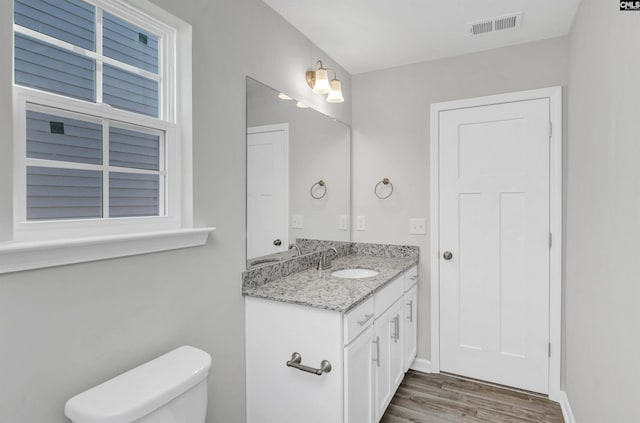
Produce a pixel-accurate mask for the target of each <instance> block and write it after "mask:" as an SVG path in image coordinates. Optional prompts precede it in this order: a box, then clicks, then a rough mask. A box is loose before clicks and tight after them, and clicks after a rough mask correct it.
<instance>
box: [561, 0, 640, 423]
mask: <svg viewBox="0 0 640 423" xmlns="http://www.w3.org/2000/svg"><path fill="white" fill-rule="evenodd" d="M638 40H640V16H638V12H621V11H619V10H618V2H606V1H602V0H582V3H581V5H580V9H579V11H578V14H577V16H576V19H575V21H574V25H573V28H572V31H571V36H570V57H571V76H570V83H569V157H568V167H567V174H568V190H567V227H566V232H567V238H566V300H565V306H566V309H565V316H566V354H565V390H566V393H567V396H568V398H569V401H570V403H571V407H572V409H573V413H574V415H575V418H576V421H578V422H580V423H599V422H632V421H638V410H637V405H636V404H637V402H638V396H640V388H639V387H638V386H639V385H638V380H637V377H638V375H639V374H640V361H639V360H638V357H639V356H638V350H639V349H640V338H639V336H638V333H639V328H640V302H639V301H640V284H639V275H640V261H639V260H638V253H639V252H640V248H639V247H638V240H639V239H640V224H639V223H640V166H639V165H638V164H639V163H640V135H639V134H640V119H638V110H640V77H639V75H640V49H638Z"/></svg>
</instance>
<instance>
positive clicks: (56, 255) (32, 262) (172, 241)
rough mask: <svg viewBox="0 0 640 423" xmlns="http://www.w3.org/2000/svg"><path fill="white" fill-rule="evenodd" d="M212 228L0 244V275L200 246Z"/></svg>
mask: <svg viewBox="0 0 640 423" xmlns="http://www.w3.org/2000/svg"><path fill="white" fill-rule="evenodd" d="M213 231H215V228H197V229H178V230H174V231H161V232H147V233H136V234H126V235H109V236H100V237H89V238H75V239H65V240H57V241H36V242H6V243H2V244H0V274H3V273H11V272H19V271H23V270H30V269H40V268H43V267H53V266H62V265H65V264H74V263H84V262H88V261H96V260H104V259H111V258H116V257H125V256H132V255H137V254H147V253H154V252H158V251H167V250H176V249H179V248H188V247H195V246H199V245H204V244H206V242H207V237H208V236H209V233H210V232H213Z"/></svg>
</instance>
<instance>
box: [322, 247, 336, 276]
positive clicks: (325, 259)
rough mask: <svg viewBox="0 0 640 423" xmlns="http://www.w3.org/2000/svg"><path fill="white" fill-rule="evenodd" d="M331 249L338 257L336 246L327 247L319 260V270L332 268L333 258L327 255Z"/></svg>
mask: <svg viewBox="0 0 640 423" xmlns="http://www.w3.org/2000/svg"><path fill="white" fill-rule="evenodd" d="M330 251H333V252H334V253H335V254H336V258H337V257H338V250H336V249H335V248H334V247H330V248H327V249H326V250H324V251H323V252H322V257H321V258H320V261H319V262H318V270H325V269H330V268H331V260H330V259H329V258H328V257H327V253H329V252H330Z"/></svg>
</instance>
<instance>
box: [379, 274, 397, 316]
mask: <svg viewBox="0 0 640 423" xmlns="http://www.w3.org/2000/svg"><path fill="white" fill-rule="evenodd" d="M402 294H404V275H400V276H398V277H397V278H395V279H394V280H392V281H391V282H389V284H388V285H387V286H385V287H384V288H382V290H380V291H379V292H377V293H376V295H375V315H376V319H377V318H378V317H380V315H381V314H382V313H384V312H385V310H387V309H388V308H389V307H391V305H392V304H393V303H395V302H396V301H397V300H398V298H400V297H402Z"/></svg>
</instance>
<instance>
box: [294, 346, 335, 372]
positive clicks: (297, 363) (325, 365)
mask: <svg viewBox="0 0 640 423" xmlns="http://www.w3.org/2000/svg"><path fill="white" fill-rule="evenodd" d="M301 363H302V356H301V355H300V353H297V352H294V353H293V354H291V360H289V361H287V367H293V368H295V369H298V370H302V371H303V372H307V373H313V374H314V375H318V376H320V375H322V374H323V373H329V372H330V371H331V363H330V362H329V360H322V361H321V362H320V368H319V369H314V368H313V367H309V366H305V365H304V364H301Z"/></svg>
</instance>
